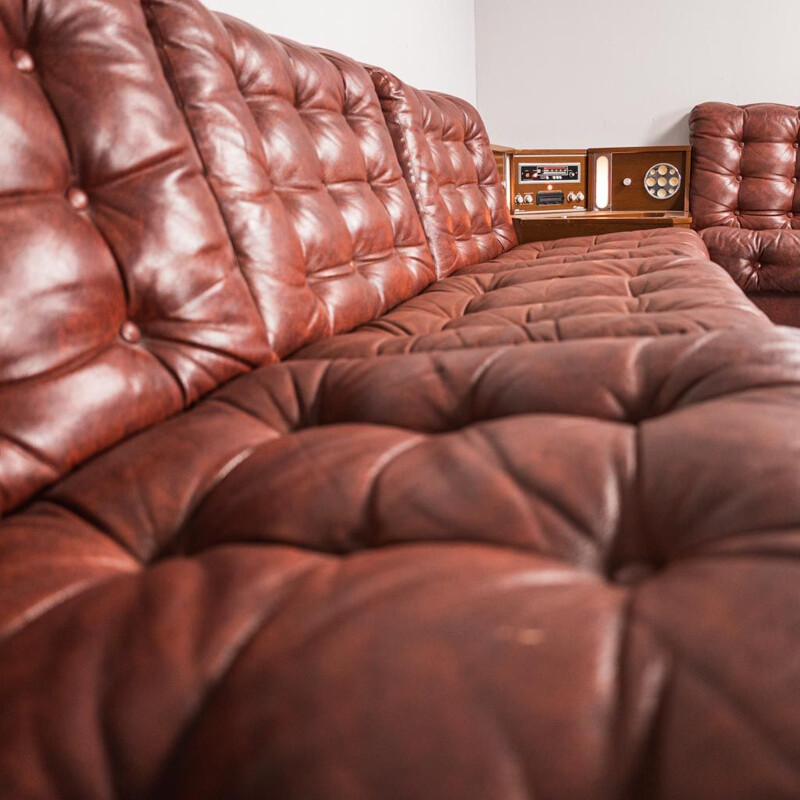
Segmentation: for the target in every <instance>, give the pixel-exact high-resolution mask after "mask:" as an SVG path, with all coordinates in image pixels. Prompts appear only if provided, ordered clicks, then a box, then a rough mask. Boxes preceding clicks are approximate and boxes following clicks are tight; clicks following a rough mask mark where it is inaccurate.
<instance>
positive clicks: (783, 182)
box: [690, 103, 800, 324]
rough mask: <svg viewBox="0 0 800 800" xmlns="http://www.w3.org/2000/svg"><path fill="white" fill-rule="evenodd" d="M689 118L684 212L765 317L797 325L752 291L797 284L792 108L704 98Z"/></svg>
mask: <svg viewBox="0 0 800 800" xmlns="http://www.w3.org/2000/svg"><path fill="white" fill-rule="evenodd" d="M690 125H691V133H692V146H693V157H692V188H691V209H692V216H693V218H694V225H695V227H696V228H697V229H698V230H699V231H700V233H701V235H702V237H703V241H705V243H706V245H707V246H708V249H709V252H710V254H711V258H712V260H714V261H715V262H716V263H718V264H721V265H722V266H723V267H725V269H727V270H728V272H730V273H731V275H732V276H733V278H734V280H735V281H736V282H737V283H738V284H739V286H741V287H742V289H744V290H745V291H746V292H747V293H748V294H753V295H755V296H756V297H754V299H755V301H756V302H758V303H760V304H762V305H763V307H765V308H766V309H767V310H768V311H770V313H771V316H772V317H773V319H775V320H776V321H777V322H781V323H791V324H797V323H798V322H800V318H798V314H797V313H796V312H794V313H786V311H784V310H782V309H779V308H778V305H776V304H774V303H772V302H770V301H769V300H767V298H761V299H759V298H758V295H760V294H762V293H765V294H770V293H771V294H782V293H786V294H793V293H795V292H798V291H800V233H798V228H800V193H798V178H800V164H799V163H798V151H799V147H800V109H798V108H797V107H795V106H783V105H775V104H769V103H759V104H753V105H747V106H734V105H729V104H727V103H704V104H702V105H699V106H697V107H696V108H695V109H694V110H693V111H692V114H691V118H690Z"/></svg>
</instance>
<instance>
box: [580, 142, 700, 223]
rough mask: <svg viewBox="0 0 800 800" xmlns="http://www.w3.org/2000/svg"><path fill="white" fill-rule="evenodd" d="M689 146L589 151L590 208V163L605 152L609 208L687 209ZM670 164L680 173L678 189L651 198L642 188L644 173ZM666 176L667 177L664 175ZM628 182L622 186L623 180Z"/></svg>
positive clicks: (592, 180)
mask: <svg viewBox="0 0 800 800" xmlns="http://www.w3.org/2000/svg"><path fill="white" fill-rule="evenodd" d="M690 153H691V148H689V147H621V148H617V149H608V150H590V151H589V162H590V165H589V171H590V179H589V194H590V198H591V200H590V203H589V205H590V207H592V208H594V207H595V206H594V197H595V178H596V173H595V169H594V164H595V161H596V158H597V156H599V155H607V156H608V157H609V158H610V160H611V176H610V190H611V191H610V195H611V205H610V206H609V209H610V210H612V211H686V212H688V210H689V181H690V178H691V175H690V171H691V156H690ZM662 163H666V164H671V165H673V166H675V167H676V168H677V169H678V171H679V172H680V174H681V185H680V188H679V190H678V192H677V193H676V194H675V195H673V196H672V197H669V198H667V199H664V200H662V199H658V198H655V197H652V196H651V195H650V194H649V193H648V192H647V189H646V188H645V176H646V174H647V172H648V170H649V169H650V168H651V167H653V166H654V165H656V164H662ZM666 177H667V178H669V177H670V176H669V175H667V176H666ZM626 179H629V180H630V185H629V186H626V185H625V180H626Z"/></svg>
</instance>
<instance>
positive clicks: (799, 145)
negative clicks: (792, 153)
mask: <svg viewBox="0 0 800 800" xmlns="http://www.w3.org/2000/svg"><path fill="white" fill-rule="evenodd" d="M792 147H794V149H795V150H797V148H798V147H800V144H798V143H797V142H795V143H794V144H793V145H792Z"/></svg>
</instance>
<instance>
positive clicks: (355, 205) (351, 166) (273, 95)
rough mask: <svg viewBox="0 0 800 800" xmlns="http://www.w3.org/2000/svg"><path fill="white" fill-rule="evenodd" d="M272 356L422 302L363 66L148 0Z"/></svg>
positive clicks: (406, 218) (189, 8) (405, 219)
mask: <svg viewBox="0 0 800 800" xmlns="http://www.w3.org/2000/svg"><path fill="white" fill-rule="evenodd" d="M146 7H147V9H148V14H149V18H150V23H151V29H152V31H153V34H154V40H155V41H156V43H157V45H158V46H159V49H160V51H161V53H162V61H163V62H164V66H165V71H166V72H167V75H168V76H169V78H170V80H171V82H172V84H173V88H174V90H175V93H176V95H177V97H178V100H179V102H180V103H181V105H182V106H183V108H184V109H185V113H186V118H187V120H188V122H189V125H190V127H191V129H192V131H193V133H194V136H195V140H196V142H197V146H198V150H199V152H200V154H201V156H202V158H203V161H204V164H205V167H206V171H207V173H208V176H209V181H210V184H211V186H212V188H213V190H214V192H215V194H216V197H217V200H218V202H219V205H220V208H221V209H222V213H223V215H224V218H225V221H226V224H227V226H228V230H229V232H230V235H231V238H232V240H233V242H234V246H235V248H236V251H237V254H238V257H239V263H240V265H241V268H242V270H243V271H244V274H245V276H246V278H247V280H248V283H249V284H250V286H251V288H252V291H253V293H254V295H255V296H256V298H257V300H258V305H259V308H260V309H261V313H262V316H263V318H264V321H265V323H266V327H267V334H268V337H269V341H270V344H271V346H272V347H273V348H274V349H275V350H276V352H278V353H279V354H280V355H284V354H286V353H289V352H291V351H292V350H295V349H297V348H298V347H300V346H301V345H303V344H306V343H308V342H311V341H313V340H315V339H319V338H321V337H323V336H327V335H330V334H333V333H337V332H339V331H343V330H347V329H349V328H353V327H354V326H356V325H358V324H360V323H363V322H367V321H370V320H372V319H374V318H376V317H377V316H379V315H380V314H381V313H383V312H384V311H386V310H387V309H389V308H391V307H392V306H394V305H396V304H397V303H399V302H400V301H402V300H404V299H406V298H408V297H411V296H413V295H415V294H417V293H418V292H420V291H421V290H422V289H423V288H424V287H425V286H427V285H428V284H429V283H430V282H431V281H432V280H433V278H434V274H435V273H434V269H433V263H432V261H431V257H430V253H429V251H428V248H427V245H426V243H425V236H424V233H423V231H422V227H421V225H420V221H419V219H418V217H417V215H416V212H415V210H414V205H413V202H412V200H411V196H410V194H409V192H408V187H407V186H406V185H405V182H404V180H403V176H402V172H401V170H400V166H399V164H398V162H397V158H396V156H395V154H394V150H393V147H392V143H391V140H390V138H389V134H388V131H387V130H386V126H385V123H384V122H383V117H382V114H381V109H380V105H379V103H378V99H377V96H376V94H375V90H374V87H373V85H372V81H371V79H370V77H369V75H368V73H367V72H366V70H365V69H364V68H363V67H361V66H360V65H358V64H357V63H356V62H354V61H351V60H350V59H348V58H345V57H344V56H339V55H335V54H333V53H328V52H325V51H320V50H315V49H313V48H310V47H306V46H303V45H300V44H296V43H294V42H290V41H288V40H285V39H280V38H278V37H274V36H270V35H268V34H265V33H262V32H261V31H258V30H256V29H255V28H252V27H250V26H249V25H246V24H245V23H243V22H240V21H238V20H235V19H233V18H230V17H226V16H224V15H220V16H215V15H213V14H212V13H211V12H209V11H207V10H206V9H205V8H203V7H202V6H201V5H200V4H199V3H198V2H195V0H147V2H146Z"/></svg>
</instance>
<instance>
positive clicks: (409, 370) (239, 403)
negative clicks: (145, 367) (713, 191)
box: [0, 330, 800, 800]
mask: <svg viewBox="0 0 800 800" xmlns="http://www.w3.org/2000/svg"><path fill="white" fill-rule="evenodd" d="M799 353H800V336H799V335H797V334H794V333H791V332H778V331H764V332H761V333H759V332H758V331H753V330H749V331H742V332H717V333H713V334H706V335H688V336H681V337H666V338H661V339H652V338H650V339H639V340H635V339H624V340H618V341H594V342H571V343H564V344H559V345H552V344H543V345H523V346H518V347H511V348H490V349H476V350H471V351H468V352H465V351H462V352H456V353H439V354H419V355H413V356H399V357H394V358H392V357H387V358H383V359H366V360H363V359H362V360H356V361H339V362H315V361H307V362H289V363H284V364H278V365H271V366H268V367H265V368H262V369H260V370H258V371H256V372H254V373H252V374H250V375H247V376H244V377H242V378H240V379H238V380H236V381H235V382H233V383H231V384H230V385H229V386H227V387H225V388H224V389H222V390H221V391H219V392H218V393H216V394H215V395H214V396H213V397H212V398H211V399H209V400H206V401H203V402H202V403H201V404H200V405H199V406H198V407H197V408H196V409H194V410H192V411H190V412H187V413H184V414H182V415H180V416H178V417H177V418H175V419H172V420H170V421H168V422H166V423H163V424H161V425H159V426H158V428H156V429H153V430H151V431H146V432H144V433H142V434H139V435H137V436H135V437H133V438H131V439H130V440H128V441H127V442H125V443H123V444H121V445H119V446H118V447H116V448H114V449H113V450H111V451H110V452H108V453H105V454H103V455H101V456H99V457H98V458H96V459H94V460H93V461H91V462H90V463H88V464H86V465H85V466H84V467H82V468H81V469H79V470H77V471H76V472H74V473H73V474H72V475H71V476H69V477H68V478H66V479H65V480H63V481H62V482H61V484H60V485H59V486H58V487H57V488H55V489H53V490H51V491H50V492H48V493H47V494H45V495H43V496H41V497H40V498H39V499H38V500H37V501H36V503H34V504H33V505H31V506H30V507H29V508H27V509H26V510H25V511H24V512H22V513H19V514H16V515H14V516H12V517H10V518H8V519H6V520H4V521H3V522H2V523H0V709H2V711H1V712H0V734H2V736H0V789H2V794H3V796H4V797H9V798H11V797H49V796H56V795H57V796H61V797H111V796H119V795H123V794H124V795H125V796H128V797H171V798H192V800H202V799H203V798H219V797H226V798H245V797H265V796H276V797H281V798H285V799H286V800H293V799H294V798H297V799H298V800H299V799H300V798H302V800H317V799H319V800H323V799H324V800H352V798H353V797H360V798H365V799H366V798H374V800H386V798H397V800H412V799H413V800H416V798H419V797H428V796H430V797H448V798H454V799H456V798H457V799H458V800H471V799H472V798H475V800H478V798H481V799H483V798H487V797H492V798H512V797H521V796H528V795H529V794H530V792H529V790H528V788H527V787H530V786H535V787H536V794H537V796H539V797H543V798H559V800H564V799H566V798H586V797H592V798H619V799H620V800H621V799H622V798H630V797H655V796H657V797H660V798H664V800H671V799H672V798H674V799H675V800H684V799H685V798H686V797H691V798H693V800H711V798H714V799H715V800H716V798H719V797H720V796H725V797H731V798H742V799H743V800H744V798H751V797H790V796H791V795H792V792H793V791H794V789H795V788H796V786H797V774H796V764H797V763H800V739H798V737H797V733H796V718H797V709H796V708H795V706H796V703H795V700H794V698H796V697H798V696H800V666H799V665H798V660H797V658H796V657H795V656H796V631H797V630H798V627H799V626H800V617H798V614H799V613H800V612H798V609H800V602H798V596H797V595H798V589H797V587H798V581H797V580H796V575H795V573H796V570H797V567H796V564H797V563H798V559H797V553H796V552H795V548H796V547H797V546H798V541H799V540H798V533H797V530H798V527H799V526H800V496H799V495H798V493H797V492H796V491H795V489H796V486H797V483H798V481H799V480H800V451H798V442H800V357H799V356H798V354H799ZM409 387H413V391H409ZM754 670H756V672H754ZM754 674H757V675H758V680H754ZM709 737H712V740H713V747H711V746H709V745H708V741H709Z"/></svg>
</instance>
